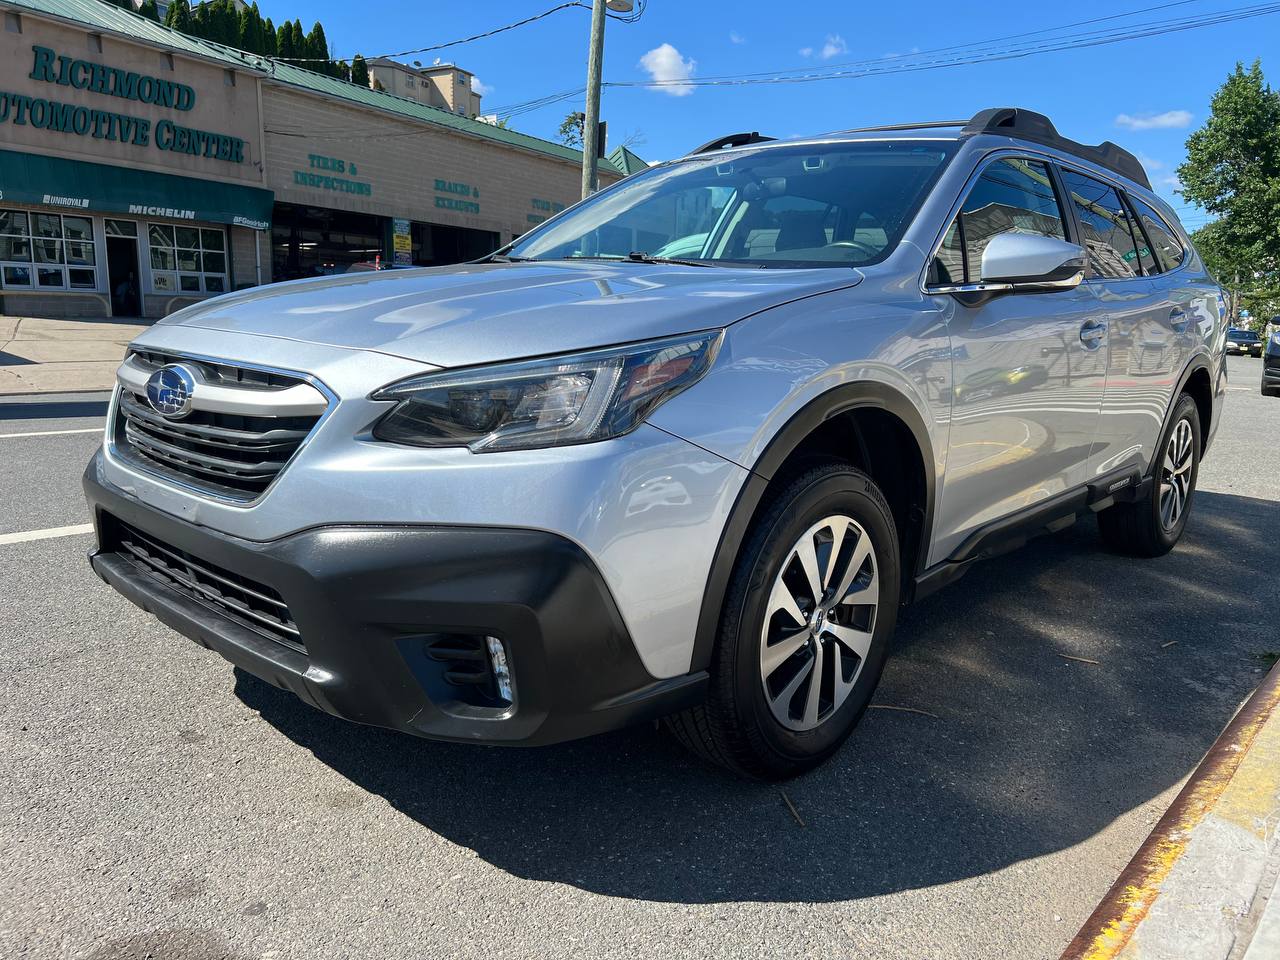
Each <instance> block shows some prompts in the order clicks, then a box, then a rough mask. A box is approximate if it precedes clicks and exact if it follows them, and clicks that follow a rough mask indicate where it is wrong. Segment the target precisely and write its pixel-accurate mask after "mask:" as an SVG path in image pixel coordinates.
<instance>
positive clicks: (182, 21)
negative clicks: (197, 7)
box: [164, 0, 192, 33]
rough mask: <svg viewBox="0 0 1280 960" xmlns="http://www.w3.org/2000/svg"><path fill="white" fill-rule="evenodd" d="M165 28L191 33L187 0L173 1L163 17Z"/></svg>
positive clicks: (189, 9) (189, 10) (189, 7)
mask: <svg viewBox="0 0 1280 960" xmlns="http://www.w3.org/2000/svg"><path fill="white" fill-rule="evenodd" d="M164 22H165V26H168V27H173V29H175V30H181V31H182V32H183V33H191V30H192V28H191V4H189V3H188V2H187V0H173V3H171V4H169V9H168V10H167V11H166V12H165V15H164Z"/></svg>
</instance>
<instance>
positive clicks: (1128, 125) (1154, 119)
mask: <svg viewBox="0 0 1280 960" xmlns="http://www.w3.org/2000/svg"><path fill="white" fill-rule="evenodd" d="M1116 126H1117V127H1124V129H1126V130H1182V129H1184V128H1186V127H1189V126H1191V111H1189V110H1166V111H1165V112H1164V113H1140V114H1137V115H1136V116H1134V115H1131V114H1128V113H1122V114H1120V115H1119V116H1118V117H1116Z"/></svg>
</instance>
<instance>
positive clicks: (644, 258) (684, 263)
mask: <svg viewBox="0 0 1280 960" xmlns="http://www.w3.org/2000/svg"><path fill="white" fill-rule="evenodd" d="M626 259H628V260H630V261H632V262H634V263H674V264H675V265H676V266H678V267H713V266H715V264H714V263H711V262H710V261H708V260H682V259H680V258H679V257H655V256H652V255H650V254H647V253H645V252H644V251H642V250H632V251H631V252H630V253H628V254H627V257H626Z"/></svg>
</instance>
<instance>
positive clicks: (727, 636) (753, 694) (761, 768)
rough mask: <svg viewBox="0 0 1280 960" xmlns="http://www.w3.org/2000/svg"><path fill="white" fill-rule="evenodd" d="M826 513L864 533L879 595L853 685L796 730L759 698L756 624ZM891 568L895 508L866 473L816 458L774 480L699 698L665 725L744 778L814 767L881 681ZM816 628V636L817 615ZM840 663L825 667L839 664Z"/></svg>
mask: <svg viewBox="0 0 1280 960" xmlns="http://www.w3.org/2000/svg"><path fill="white" fill-rule="evenodd" d="M833 515H838V516H841V517H848V518H851V519H852V520H854V521H856V522H857V524H859V525H860V526H861V527H862V529H863V531H865V534H866V535H867V536H869V537H870V539H871V544H872V546H873V548H874V558H873V563H874V569H875V571H876V575H877V578H878V584H879V590H878V602H877V604H876V607H875V613H874V620H873V621H871V622H868V623H866V624H864V626H865V627H867V628H868V629H869V632H870V634H871V640H870V643H869V646H868V647H867V650H866V655H865V657H864V658H862V659H861V660H860V661H856V662H859V663H860V669H858V670H857V672H856V673H854V674H853V677H852V687H846V688H845V689H847V690H848V693H847V694H845V699H844V700H843V701H842V702H840V703H836V702H835V701H836V698H835V697H834V696H832V698H831V703H830V705H829V706H828V709H829V710H830V712H829V714H828V715H827V716H826V718H825V719H822V720H821V721H819V722H818V725H817V726H816V727H815V728H813V729H808V730H801V731H797V730H793V729H788V728H787V727H786V726H784V725H783V724H782V723H781V722H779V720H778V719H777V717H776V716H775V714H774V713H773V711H772V710H771V708H770V706H769V701H768V699H767V698H766V693H765V683H766V682H767V681H765V680H762V666H761V658H762V631H763V629H764V628H765V617H766V615H767V608H768V603H769V597H770V593H771V590H772V589H773V585H774V583H775V580H776V579H777V578H779V577H780V576H782V574H783V572H784V571H783V570H782V567H783V565H784V564H786V563H787V561H788V560H789V558H791V556H792V550H793V548H794V547H795V546H796V545H797V542H798V541H799V540H800V539H801V538H802V537H803V536H804V534H805V532H806V531H808V530H809V529H810V528H811V527H812V526H813V525H814V524H820V523H821V521H823V519H824V518H828V517H831V516H833ZM860 539H861V535H859V541H858V542H860ZM830 554H831V548H830V547H828V554H827V557H828V559H827V560H825V561H823V562H824V563H825V564H826V566H827V567H832V566H834V565H835V561H834V560H832V559H830ZM851 562H852V561H850V563H851ZM899 566H900V561H899V556H898V535H897V530H896V528H895V526H894V522H893V514H892V512H891V511H890V509H889V505H888V503H887V502H886V501H885V498H884V495H883V494H882V493H881V492H880V490H879V488H878V487H877V486H876V484H875V482H874V481H872V479H871V478H870V477H868V476H867V475H866V474H864V473H862V472H861V471H859V470H856V469H854V468H853V467H851V466H849V465H847V464H843V463H823V464H820V465H817V466H814V467H810V468H808V469H806V470H805V471H804V472H803V473H801V474H800V475H798V476H796V477H794V478H793V479H790V480H784V481H782V483H781V484H780V486H779V489H778V490H777V492H776V494H774V495H773V496H771V497H769V498H768V499H767V500H766V502H765V503H764V504H763V505H762V508H761V513H760V514H759V516H758V517H757V518H756V519H755V521H753V524H752V527H751V530H750V532H749V533H748V536H747V539H746V541H745V543H744V545H743V547H742V550H741V552H740V554H739V555H738V558H737V561H736V563H735V566H734V571H733V574H732V575H731V578H730V581H729V586H728V590H727V593H726V598H725V604H724V609H723V612H722V614H721V620H720V629H719V634H718V636H717V639H716V646H715V650H714V652H713V654H712V660H711V668H710V673H711V680H710V684H709V688H708V695H707V700H706V702H705V703H703V704H701V705H699V706H697V707H695V708H693V709H691V710H687V711H685V712H683V713H680V714H677V715H675V716H673V717H670V718H668V720H667V726H668V728H669V729H670V730H671V731H672V732H673V733H674V734H675V736H676V738H677V739H678V740H680V741H681V742H682V743H683V744H684V745H685V746H686V747H688V748H689V749H690V750H692V751H693V752H694V753H695V754H697V755H699V756H701V757H703V758H704V759H706V760H709V761H710V762H712V763H715V764H718V765H720V766H722V767H727V768H728V769H729V770H731V771H733V772H734V773H736V774H738V775H740V776H744V777H749V778H752V779H761V780H783V779H787V778H789V777H794V776H798V775H799V774H802V773H804V772H806V771H808V770H811V769H813V768H814V767H816V766H818V765H819V764H821V763H822V762H823V761H824V760H826V759H827V758H828V757H830V756H831V755H832V754H833V753H835V752H836V750H838V749H839V748H840V745H841V744H842V743H844V741H845V740H846V739H847V738H848V736H849V734H850V733H852V732H853V728H854V727H855V726H856V725H857V723H858V720H859V719H860V718H861V717H862V714H863V713H864V712H865V711H866V709H867V706H868V704H869V703H870V702H871V695H872V693H873V692H874V690H875V688H876V685H877V684H878V683H879V681H880V674H881V671H882V670H883V669H884V662H885V658H886V656H887V654H888V649H889V640H890V637H891V636H892V635H893V630H894V626H895V624H896V622H897V612H898V601H899V593H900V586H901V572H900V569H899ZM867 569H870V568H867ZM835 609H836V608H835V607H832V611H833V612H832V617H835V616H836V613H835ZM815 629H816V630H817V631H818V632H819V633H821V629H822V621H821V619H819V620H818V624H817V627H816V628H815ZM795 635H797V634H793V636H795ZM807 642H808V643H809V646H806V647H802V648H800V650H798V651H797V653H796V654H795V656H796V657H800V658H803V657H805V656H809V657H812V644H814V643H817V644H818V645H821V644H822V642H823V641H822V640H821V639H818V640H809V641H807ZM841 656H842V657H843V656H847V654H845V653H843V652H842V653H841ZM788 662H790V661H788ZM818 662H819V663H821V662H822V661H821V660H819V661H818ZM844 662H845V661H843V660H841V661H839V662H837V663H836V664H835V665H834V666H833V667H830V668H829V669H834V670H840V669H841V666H842V664H843V663H844ZM811 672H812V671H811ZM845 681H846V682H848V678H847V677H846V678H845ZM824 682H825V681H824ZM832 682H834V681H832ZM820 689H822V690H823V691H824V692H825V690H826V688H825V687H823V688H820ZM778 702H781V701H778Z"/></svg>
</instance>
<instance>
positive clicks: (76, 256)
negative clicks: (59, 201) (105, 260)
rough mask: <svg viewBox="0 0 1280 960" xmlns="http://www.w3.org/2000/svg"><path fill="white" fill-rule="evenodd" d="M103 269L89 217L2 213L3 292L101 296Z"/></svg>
mask: <svg viewBox="0 0 1280 960" xmlns="http://www.w3.org/2000/svg"><path fill="white" fill-rule="evenodd" d="M33 261H34V264H35V267H34V269H33V267H32V262H33ZM97 263H98V257H97V251H96V249H95V244H94V241H93V223H92V221H90V220H89V218H88V217H64V216H62V215H61V214H57V213H26V212H24V211H21V210H0V286H3V287H5V288H7V289H27V290H29V289H31V288H32V287H33V286H34V287H38V288H40V289H42V290H68V289H70V290H96V289H97V287H98V272H97Z"/></svg>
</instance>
